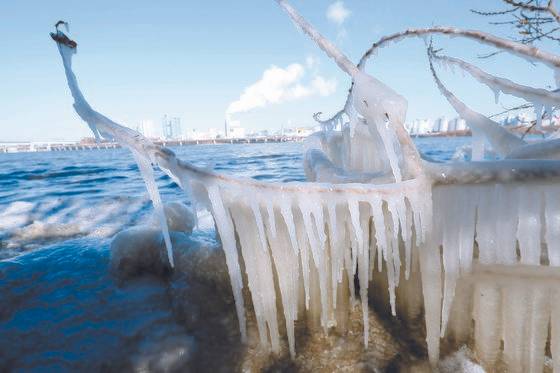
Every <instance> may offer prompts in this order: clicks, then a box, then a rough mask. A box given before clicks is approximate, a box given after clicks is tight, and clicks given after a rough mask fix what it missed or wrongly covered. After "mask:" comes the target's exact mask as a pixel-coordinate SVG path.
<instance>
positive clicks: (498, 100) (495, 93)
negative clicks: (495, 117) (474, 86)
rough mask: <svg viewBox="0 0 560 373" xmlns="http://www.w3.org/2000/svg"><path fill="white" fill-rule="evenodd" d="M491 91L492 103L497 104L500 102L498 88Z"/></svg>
mask: <svg viewBox="0 0 560 373" xmlns="http://www.w3.org/2000/svg"><path fill="white" fill-rule="evenodd" d="M493 92H494V103H495V104H496V105H498V103H499V102H500V90H499V89H493Z"/></svg>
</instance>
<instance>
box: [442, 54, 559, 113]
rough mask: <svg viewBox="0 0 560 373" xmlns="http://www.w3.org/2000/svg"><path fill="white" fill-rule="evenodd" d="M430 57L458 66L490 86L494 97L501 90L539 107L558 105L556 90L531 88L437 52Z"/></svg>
mask: <svg viewBox="0 0 560 373" xmlns="http://www.w3.org/2000/svg"><path fill="white" fill-rule="evenodd" d="M432 58H433V59H434V60H436V61H439V62H442V63H444V64H449V65H454V66H458V67H460V68H461V69H462V70H464V71H466V72H468V73H469V74H470V75H471V76H472V77H473V78H475V79H476V80H478V81H479V82H480V83H482V84H485V85H487V86H488V88H490V89H491V90H492V91H493V92H494V94H495V95H496V98H497V96H498V95H499V93H500V91H501V92H504V93H506V94H509V95H512V96H515V97H519V98H522V99H524V100H525V101H528V102H531V103H533V104H534V105H535V106H537V105H540V106H541V107H542V106H545V107H553V106H554V107H556V106H558V105H560V93H559V92H557V91H548V90H546V89H543V88H533V87H529V86H526V85H522V84H518V83H515V82H513V81H511V80H509V79H506V78H500V77H497V76H494V75H491V74H488V73H487V72H485V71H483V70H482V69H480V68H478V67H476V66H474V65H471V64H470V63H467V62H465V61H463V60H460V59H458V58H454V57H449V56H443V55H439V54H433V55H432ZM496 101H497V100H496Z"/></svg>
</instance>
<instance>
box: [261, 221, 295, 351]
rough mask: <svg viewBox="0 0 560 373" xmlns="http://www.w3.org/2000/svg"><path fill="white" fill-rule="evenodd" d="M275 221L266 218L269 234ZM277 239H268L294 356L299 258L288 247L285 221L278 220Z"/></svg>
mask: <svg viewBox="0 0 560 373" xmlns="http://www.w3.org/2000/svg"><path fill="white" fill-rule="evenodd" d="M273 221H275V216H272V218H270V219H269V220H268V224H267V226H266V230H267V232H268V235H269V236H270V235H271V234H272V233H273V232H272V224H271V222H273ZM277 229H278V231H277V235H278V239H275V240H270V241H269V242H270V249H271V252H272V257H273V259H274V265H275V266H276V273H277V274H278V277H277V279H278V286H279V288H280V294H281V299H282V309H283V311H284V319H285V321H286V333H287V335H288V346H289V350H290V356H291V358H292V359H294V358H295V353H296V352H295V333H294V327H295V324H294V323H295V320H296V319H297V306H298V295H299V264H298V262H299V258H298V255H297V253H295V252H294V250H292V248H291V247H290V242H289V239H288V235H289V233H288V230H287V226H286V224H285V223H282V222H281V221H280V220H279V224H278V227H277Z"/></svg>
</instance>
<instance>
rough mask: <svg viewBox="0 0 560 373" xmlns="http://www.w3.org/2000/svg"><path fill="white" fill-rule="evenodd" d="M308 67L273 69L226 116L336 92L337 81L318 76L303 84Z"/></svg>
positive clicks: (295, 65) (294, 66) (249, 88)
mask: <svg viewBox="0 0 560 373" xmlns="http://www.w3.org/2000/svg"><path fill="white" fill-rule="evenodd" d="M304 75H305V67H304V66H303V65H301V64H299V63H293V64H291V65H289V66H287V67H286V68H281V67H278V66H272V67H270V68H268V69H267V70H265V71H264V73H263V74H262V77H261V79H259V80H258V81H257V82H256V83H253V84H251V85H250V86H248V87H246V88H245V89H244V90H243V93H242V94H241V96H240V97H239V99H238V100H236V101H234V102H232V103H231V104H230V105H229V106H228V108H227V114H234V113H243V112H247V111H250V110H252V109H256V108H260V107H265V106H267V105H270V104H279V103H282V102H286V101H293V100H297V99H301V98H304V97H310V96H314V95H320V96H328V95H330V94H332V93H333V92H334V91H335V90H336V80H334V79H325V78H323V77H322V76H319V75H317V76H315V77H314V78H313V79H312V80H311V82H309V83H307V84H305V83H304V82H302V80H303V77H304Z"/></svg>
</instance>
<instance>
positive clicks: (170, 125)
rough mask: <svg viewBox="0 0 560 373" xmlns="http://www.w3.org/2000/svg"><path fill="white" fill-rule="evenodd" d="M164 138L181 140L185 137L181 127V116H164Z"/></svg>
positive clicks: (162, 125) (162, 124)
mask: <svg viewBox="0 0 560 373" xmlns="http://www.w3.org/2000/svg"><path fill="white" fill-rule="evenodd" d="M161 128H162V133H163V138H165V139H167V140H181V139H182V138H183V131H182V129H181V118H179V117H168V116H167V115H164V116H163V120H162V122H161Z"/></svg>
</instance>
